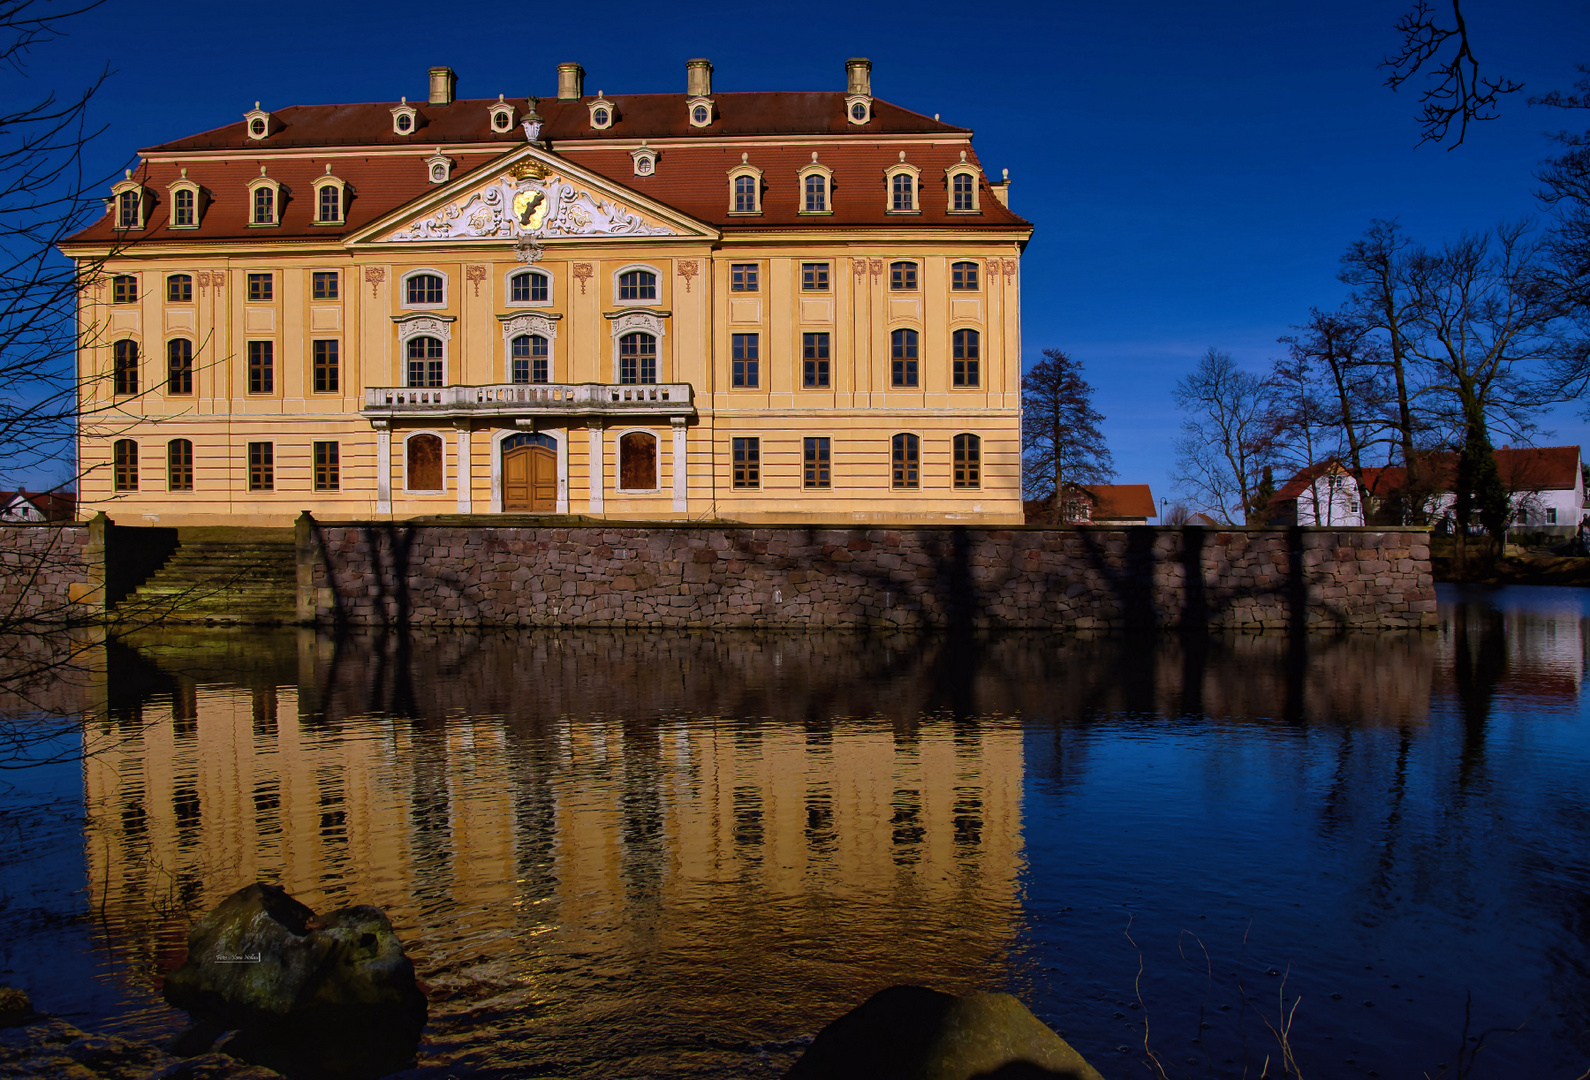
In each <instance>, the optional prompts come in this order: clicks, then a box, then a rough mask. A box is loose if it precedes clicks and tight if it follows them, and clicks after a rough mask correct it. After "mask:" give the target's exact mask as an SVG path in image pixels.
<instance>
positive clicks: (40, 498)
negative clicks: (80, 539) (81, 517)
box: [0, 488, 77, 521]
mask: <svg viewBox="0 0 1590 1080" xmlns="http://www.w3.org/2000/svg"><path fill="white" fill-rule="evenodd" d="M30 507H31V508H32V509H33V510H34V511H37V512H38V514H39V515H40V516H41V517H42V518H43V519H44V520H45V521H71V520H72V515H73V514H75V513H76V512H77V493H76V492H75V491H24V490H23V489H22V488H17V490H16V491H14V492H10V493H7V494H0V518H3V519H5V520H7V521H21V520H25V519H26V518H28V517H31V516H32V515H30V514H27V513H26V512H25V509H26V508H30ZM19 511H21V512H19Z"/></svg>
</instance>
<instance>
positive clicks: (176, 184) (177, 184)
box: [166, 169, 204, 229]
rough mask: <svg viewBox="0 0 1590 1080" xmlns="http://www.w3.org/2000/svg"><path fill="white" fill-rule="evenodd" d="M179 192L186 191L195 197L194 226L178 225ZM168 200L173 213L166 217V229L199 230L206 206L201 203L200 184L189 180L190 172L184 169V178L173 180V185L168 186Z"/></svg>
mask: <svg viewBox="0 0 1590 1080" xmlns="http://www.w3.org/2000/svg"><path fill="white" fill-rule="evenodd" d="M179 191H186V192H189V193H191V194H192V195H193V224H192V225H178V224H177V192H179ZM166 198H167V199H169V200H170V202H171V212H170V213H169V214H167V215H166V228H168V229H197V228H198V227H199V222H200V221H201V220H202V219H203V216H204V210H203V206H204V204H203V202H201V201H200V199H201V193H200V191H199V185H198V182H197V181H195V180H189V179H188V170H187V169H183V170H182V176H181V178H180V179H177V180H173V181H172V182H171V183H169V184H167V185H166Z"/></svg>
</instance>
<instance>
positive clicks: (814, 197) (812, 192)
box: [795, 150, 834, 215]
mask: <svg viewBox="0 0 1590 1080" xmlns="http://www.w3.org/2000/svg"><path fill="white" fill-rule="evenodd" d="M795 198H796V199H798V200H799V204H800V209H799V210H797V211H796V213H799V214H801V215H810V214H832V213H833V212H834V170H832V169H830V168H829V167H828V166H827V165H824V164H823V163H822V162H820V161H818V160H817V151H815V150H813V151H812V160H811V163H810V164H807V165H802V166H801V167H800V171H799V172H797V173H796V174H795Z"/></svg>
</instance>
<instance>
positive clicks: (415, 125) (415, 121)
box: [392, 97, 420, 137]
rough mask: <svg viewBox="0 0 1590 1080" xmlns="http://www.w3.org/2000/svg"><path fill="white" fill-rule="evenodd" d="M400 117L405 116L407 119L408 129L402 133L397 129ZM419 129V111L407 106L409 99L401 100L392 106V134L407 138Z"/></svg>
mask: <svg viewBox="0 0 1590 1080" xmlns="http://www.w3.org/2000/svg"><path fill="white" fill-rule="evenodd" d="M400 116H406V117H408V118H409V129H408V130H407V131H404V130H402V129H401V128H399V127H398V117H400ZM419 129H420V111H419V110H418V109H416V108H415V107H414V106H412V105H410V104H409V99H408V98H407V97H404V98H402V99H401V100H400V102H399V103H398V104H396V105H394V106H392V134H394V135H402V136H404V137H408V136H410V135H413V134H414V133H415V132H416V131H418V130H419Z"/></svg>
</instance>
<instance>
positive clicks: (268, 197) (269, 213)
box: [254, 186, 276, 225]
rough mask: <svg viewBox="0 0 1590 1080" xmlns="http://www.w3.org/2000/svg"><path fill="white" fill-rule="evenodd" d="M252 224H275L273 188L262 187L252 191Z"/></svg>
mask: <svg viewBox="0 0 1590 1080" xmlns="http://www.w3.org/2000/svg"><path fill="white" fill-rule="evenodd" d="M254 224H255V225H274V224H276V189H275V188H271V187H264V186H262V187H257V188H255V189H254Z"/></svg>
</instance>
